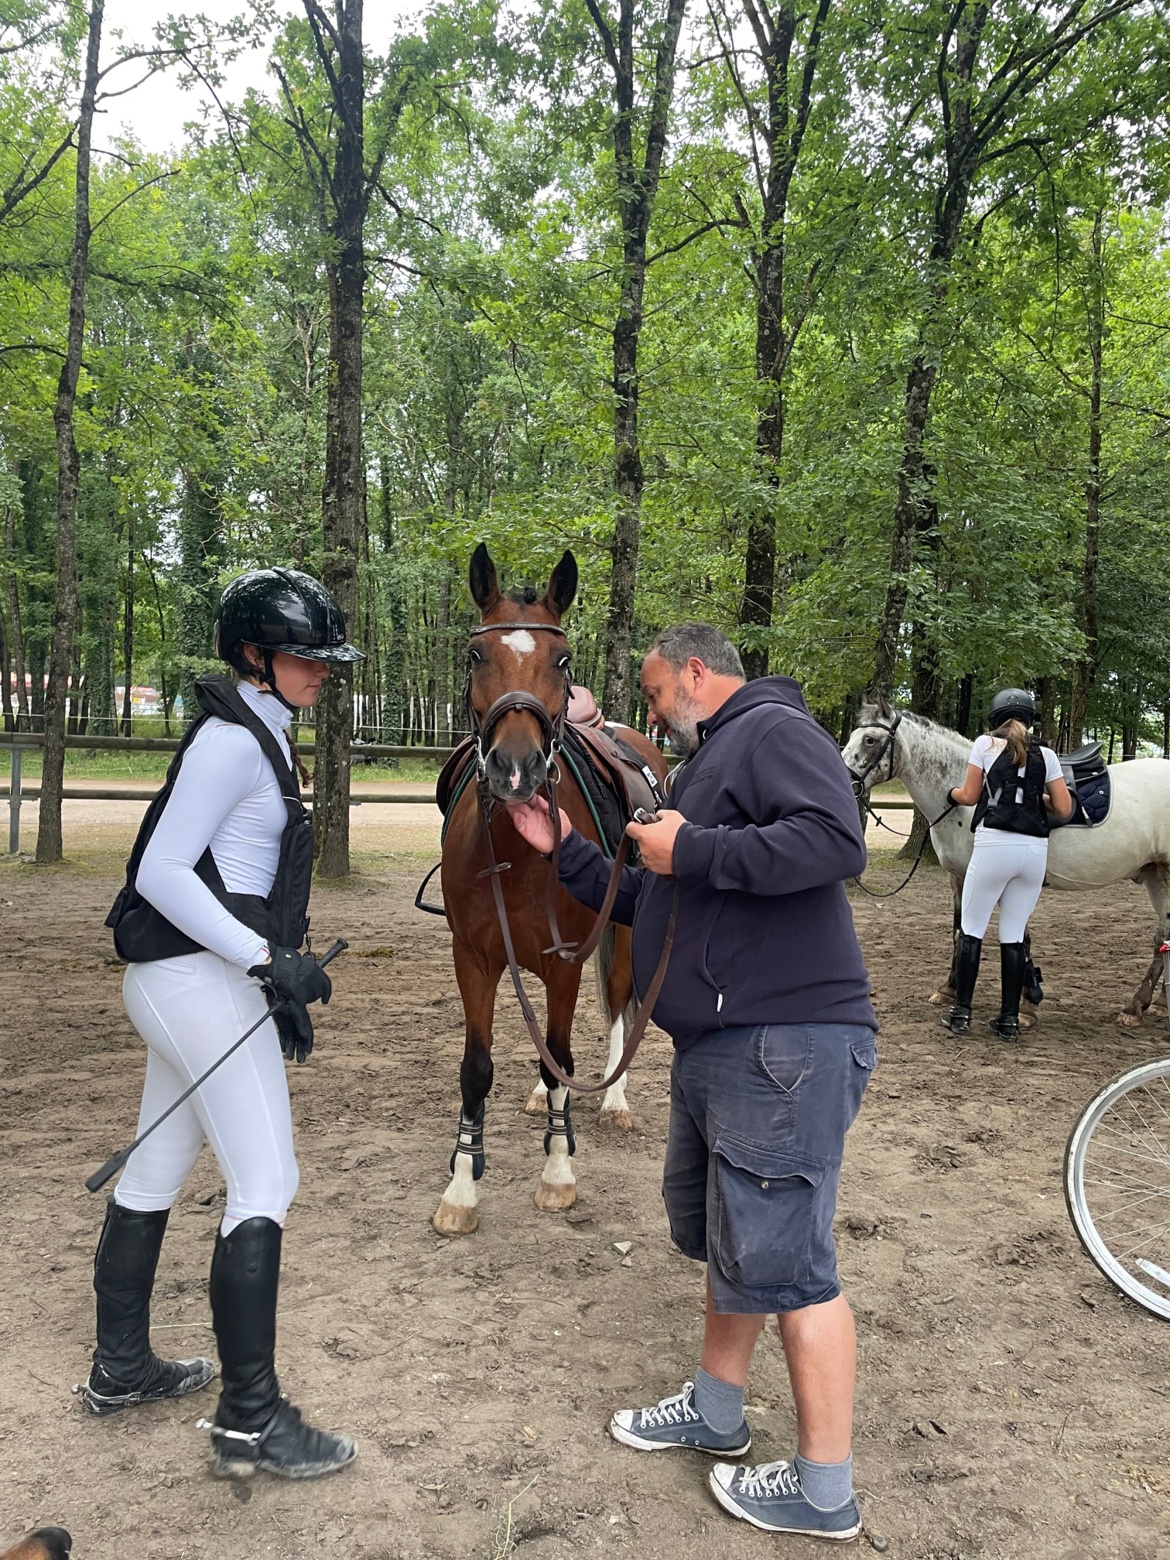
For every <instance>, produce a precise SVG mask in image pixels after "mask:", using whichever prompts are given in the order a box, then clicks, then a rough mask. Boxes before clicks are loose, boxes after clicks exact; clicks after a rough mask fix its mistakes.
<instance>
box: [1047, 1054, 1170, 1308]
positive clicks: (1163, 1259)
mask: <svg viewBox="0 0 1170 1560" xmlns="http://www.w3.org/2000/svg"><path fill="white" fill-rule="evenodd" d="M1064 1198H1065V1202H1066V1203H1067V1204H1068V1212H1069V1217H1070V1218H1071V1219H1072V1222H1073V1228H1074V1229H1075V1230H1076V1232H1077V1235H1078V1237H1079V1238H1080V1242H1081V1245H1082V1246H1084V1248H1085V1250H1086V1252H1087V1253H1088V1255H1089V1256H1090V1257H1091V1258H1092V1260H1093V1261H1094V1262H1095V1263H1096V1264H1097V1266H1098V1267H1099V1268H1100V1269H1101V1271H1102V1273H1104V1274H1105V1277H1106V1278H1108V1279H1109V1280H1110V1281H1111V1282H1112V1283H1114V1284H1116V1285H1117V1287H1118V1289H1120V1290H1121V1292H1122V1294H1126V1295H1128V1296H1129V1297H1130V1299H1131V1300H1136V1301H1137V1303H1138V1304H1139V1305H1141V1306H1144V1307H1145V1309H1146V1310H1147V1311H1152V1312H1153V1313H1154V1315H1155V1316H1162V1317H1165V1318H1167V1319H1168V1320H1170V1057H1166V1058H1164V1059H1163V1060H1162V1061H1160V1062H1147V1063H1145V1065H1144V1066H1141V1067H1131V1068H1130V1069H1129V1071H1128V1072H1123V1073H1121V1074H1119V1075H1118V1077H1116V1078H1114V1079H1113V1080H1112V1082H1110V1083H1107V1084H1106V1085H1105V1087H1104V1088H1103V1089H1102V1090H1101V1092H1100V1093H1099V1094H1098V1095H1097V1097H1096V1098H1095V1099H1094V1100H1092V1101H1090V1103H1089V1104H1088V1105H1087V1106H1086V1108H1085V1110H1084V1111H1083V1112H1082V1114H1081V1117H1080V1120H1079V1121H1078V1122H1077V1124H1076V1126H1075V1127H1074V1128H1073V1130H1072V1133H1071V1135H1070V1137H1069V1140H1068V1147H1067V1148H1066V1149H1065V1154H1064Z"/></svg>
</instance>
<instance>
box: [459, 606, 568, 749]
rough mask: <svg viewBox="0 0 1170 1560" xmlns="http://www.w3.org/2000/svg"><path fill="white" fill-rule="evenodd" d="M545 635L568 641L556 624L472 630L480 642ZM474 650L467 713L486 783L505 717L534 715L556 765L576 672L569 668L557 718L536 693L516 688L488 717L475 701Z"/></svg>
mask: <svg viewBox="0 0 1170 1560" xmlns="http://www.w3.org/2000/svg"><path fill="white" fill-rule="evenodd" d="M522 631H523V632H526V633H542V634H557V635H559V637H560V638H561V639H565V640H567V639H568V635H567V634H566V633H565V631H564V629H563V628H560V627H558V626H557V624H555V623H480V624H479V626H478V627H477V628H473V629H472V630H471V638H472V639H473V640H474V639H477V638H478V637H479V635H480V634H492V633H509V634H512V633H520V632H522ZM471 650H472V646H471V645H470V644H469V645H468V647H467V675H466V678H465V680H464V684H463V703H464V707H465V709H466V711H467V724H468V728H469V729H470V731H471V734H472V736H473V737H474V738H475V763H476V769H477V770H478V772H479V776H480V779H481V780H482V779H483V778H484V776H485V774H486V769H487V755H488V749H489V747H490V746H491V739H492V735H493V734H494V732H495V729H496V727H497V726H498V725H499V724H500V722H501V721H502V720H503V718H504V716H505V715H511V714H513V713H516V714H523V715H532V716H534V717H535V718H536V723H537V725H538V726H539V727H540V733H541V743H540V750H541V752H542V753H543V754H544V758H545V762H546V763H549V764H555V763H556V756H557V754H558V753H559V752H560V749H561V743H562V742H563V740H564V735H565V722H566V720H567V719H568V716H569V695H570V692H571V688H572V672H571V670H570V668H569V667H565V691H564V697H563V698H562V700H561V707H560V709H559V710H558V711H557V713H556V714H555V715H550V714H549V712H548V710H547V709H546V708H545V706H544V703H543V701H542V700H540V699H538V698H537V697H536V695H535V694H534V693H529V692H528V691H527V690H526V689H524V688H515V689H512V690H511V691H510V692H508V693H502V694H501V695H500V697H499V698H498V699H496V700H495V702H494V703H493V704H491V705H489V706H488V709H487V711H486V713H485V714H484V715H482V716H481V715H480V713H479V711H478V710H477V709H476V708H475V705H474V704H473V703H472V700H471V665H472V663H471Z"/></svg>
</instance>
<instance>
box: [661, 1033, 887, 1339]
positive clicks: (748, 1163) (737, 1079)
mask: <svg viewBox="0 0 1170 1560" xmlns="http://www.w3.org/2000/svg"><path fill="white" fill-rule="evenodd" d="M876 1065H877V1048H876V1044H875V1037H874V1033H873V1030H872V1029H869V1028H866V1027H865V1026H864V1025H861V1024H761V1025H756V1026H743V1027H740V1028H735V1029H716V1030H712V1031H710V1032H709V1033H708V1034H705V1035H703V1037H702V1038H701V1039H700V1040H698V1041H697V1042H696V1043H695V1044H693V1045H691V1046H688V1047H687V1049H686V1050H683V1051H676V1052H675V1054H674V1064H673V1067H672V1068H671V1078H670V1130H669V1134H668V1136H667V1143H666V1164H665V1168H664V1172H663V1184H662V1192H663V1196H664V1198H665V1199H666V1212H667V1216H668V1218H669V1220H670V1233H671V1235H672V1236H673V1238H674V1241H675V1244H676V1245H677V1246H678V1248H679V1250H680V1251H681V1252H682V1253H683V1254H684V1256H688V1257H693V1258H694V1259H695V1260H696V1261H697V1262H706V1263H707V1272H708V1276H709V1278H710V1281H711V1291H712V1295H713V1297H714V1302H715V1309H716V1311H719V1312H724V1313H727V1312H733V1313H738V1314H743V1315H759V1314H764V1313H770V1312H773V1311H798V1310H800V1309H801V1308H802V1307H804V1306H807V1305H820V1304H822V1303H823V1302H824V1301H826V1300H832V1299H835V1298H836V1296H837V1295H838V1294H840V1292H841V1291H840V1288H839V1286H838V1283H837V1251H836V1247H835V1245H834V1243H833V1215H834V1213H835V1211H836V1206H837V1183H838V1180H839V1178H840V1174H841V1156H842V1153H843V1151H844V1147H845V1134H846V1133H847V1132H848V1130H849V1128H850V1127H851V1126H852V1124H853V1121H854V1118H855V1117H856V1115H857V1112H858V1110H859V1109H860V1108H861V1100H862V1096H863V1095H864V1093H865V1089H866V1085H867V1084H868V1083H869V1080H870V1076H871V1075H872V1073H873V1070H874V1067H875V1066H876Z"/></svg>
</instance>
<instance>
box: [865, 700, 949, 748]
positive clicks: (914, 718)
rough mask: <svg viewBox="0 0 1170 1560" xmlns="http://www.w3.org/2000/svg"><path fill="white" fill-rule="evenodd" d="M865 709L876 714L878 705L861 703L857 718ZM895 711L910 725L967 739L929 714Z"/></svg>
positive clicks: (942, 734)
mask: <svg viewBox="0 0 1170 1560" xmlns="http://www.w3.org/2000/svg"><path fill="white" fill-rule="evenodd" d="M867 710H868V711H872V712H873V713H874V714H875V715H876V714H877V712H878V707H877V705H876V704H863V705H862V706H861V709H860V711H859V712H858V718H860V716H861V715H864V714H865V712H866V711H867ZM897 713H898V714H899V715H901V717H902V719H903V720H904V721H908V722H909V723H910V724H911V725H912V726H921V727H922V728H923V730H925V731H937V732H938V734H939V736H940V737H950V738H951V739H952V740H953V741H955V742H966V741H967V740H968V738H966V737H965V736H964V735H963V733H962V732H961V731H956V730H955V729H954V727H953V726H944V725H943V723H942V721H941V720H931V718H930V716H929V715H916V714H915V712H914V711H913V710H898V711H897Z"/></svg>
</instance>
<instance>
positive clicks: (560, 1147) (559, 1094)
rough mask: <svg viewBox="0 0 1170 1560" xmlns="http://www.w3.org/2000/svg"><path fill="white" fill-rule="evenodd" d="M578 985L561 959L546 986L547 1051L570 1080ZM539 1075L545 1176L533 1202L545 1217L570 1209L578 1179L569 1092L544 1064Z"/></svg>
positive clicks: (576, 977) (573, 968)
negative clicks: (544, 1111) (544, 1093)
mask: <svg viewBox="0 0 1170 1560" xmlns="http://www.w3.org/2000/svg"><path fill="white" fill-rule="evenodd" d="M580 984H581V971H580V969H579V968H578V967H577V966H576V965H575V964H566V963H564V961H563V960H560V959H558V960H557V962H556V964H555V965H554V966H553V967H552V968H551V969H550V971H549V973H548V978H547V980H546V982H545V991H546V994H547V997H548V1029H547V1031H546V1038H547V1041H548V1048H549V1051H550V1052H551V1053H552V1057H553V1060H554V1061H555V1062H556V1064H557V1066H558V1067H559V1068H560V1069H561V1071H562V1072H564V1073H567V1074H568V1075H569V1077H570V1078H571V1077H572V1076H573V1051H572V1046H571V1041H570V1037H571V1035H572V1029H573V1010H574V1008H575V1007H576V1006H577V992H578V989H579V987H580ZM540 1075H541V1078H542V1079H543V1081H544V1085H545V1088H546V1089H547V1090H548V1130H547V1131H546V1132H545V1134H544V1153H545V1161H544V1173H543V1174H542V1175H541V1178H540V1185H539V1186H538V1187H537V1188H536V1197H535V1202H536V1206H537V1207H538V1208H540V1209H542V1210H543V1211H544V1212H545V1213H555V1212H557V1211H558V1210H559V1209H562V1208H571V1207H572V1206H573V1204H574V1203H575V1202H576V1201H577V1178H576V1176H574V1174H573V1155H574V1154H575V1153H576V1151H577V1141H576V1138H575V1137H574V1136H573V1124H572V1120H571V1119H570V1114H569V1091H568V1089H566V1088H565V1086H564V1084H559V1083H557V1081H556V1079H555V1078H554V1077H553V1075H552V1074H551V1073H550V1072H549V1071H548V1069H547V1068H546V1067H545V1065H544V1063H543V1062H541V1064H540Z"/></svg>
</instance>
